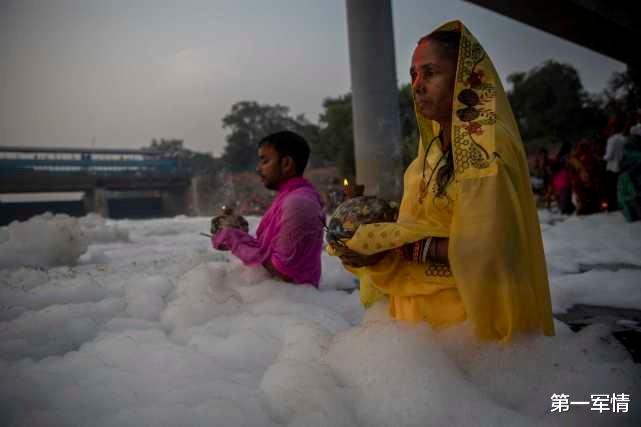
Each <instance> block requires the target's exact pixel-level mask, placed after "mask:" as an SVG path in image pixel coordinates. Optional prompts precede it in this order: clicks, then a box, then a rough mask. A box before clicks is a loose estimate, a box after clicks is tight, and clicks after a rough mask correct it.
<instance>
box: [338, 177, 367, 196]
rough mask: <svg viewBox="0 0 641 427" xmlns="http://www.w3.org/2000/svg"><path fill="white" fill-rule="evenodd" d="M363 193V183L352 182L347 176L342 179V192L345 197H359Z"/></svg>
mask: <svg viewBox="0 0 641 427" xmlns="http://www.w3.org/2000/svg"><path fill="white" fill-rule="evenodd" d="M363 193H365V186H364V185H358V184H352V183H351V182H349V181H348V180H347V178H345V179H343V194H344V195H345V199H352V198H354V197H360V196H362V195H363Z"/></svg>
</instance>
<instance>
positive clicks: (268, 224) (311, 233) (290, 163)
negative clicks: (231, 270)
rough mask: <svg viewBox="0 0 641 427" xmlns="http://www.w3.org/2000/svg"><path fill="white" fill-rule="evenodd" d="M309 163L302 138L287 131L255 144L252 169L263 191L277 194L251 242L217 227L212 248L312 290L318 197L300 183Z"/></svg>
mask: <svg viewBox="0 0 641 427" xmlns="http://www.w3.org/2000/svg"><path fill="white" fill-rule="evenodd" d="M308 159H309V146H308V145H307V141H305V139H304V138H303V137H302V136H300V135H298V134H296V133H294V132H291V131H282V132H277V133H274V134H271V135H269V136H267V137H265V138H264V139H262V140H261V141H260V143H259V144H258V166H257V167H256V170H257V172H258V173H259V175H260V177H261V179H262V181H263V184H264V185H265V187H267V188H269V189H271V190H276V191H277V194H276V197H275V198H274V200H273V201H272V204H271V205H270V206H269V209H267V211H266V212H265V214H264V215H263V218H262V219H261V221H260V224H259V225H258V228H257V229H256V238H254V237H252V236H250V235H249V234H247V233H245V232H244V231H242V230H238V229H234V228H223V229H222V230H220V231H218V232H217V233H216V234H215V235H214V236H213V237H212V245H213V247H214V248H216V249H219V250H230V251H231V253H232V254H234V255H235V256H236V257H237V258H239V259H240V260H241V261H242V262H243V263H244V264H246V265H258V264H260V265H262V266H263V267H265V268H266V269H267V270H268V271H269V272H270V273H271V274H272V275H273V276H275V277H278V278H280V279H282V280H284V281H286V282H290V283H296V284H311V285H313V286H315V287H318V282H319V280H320V275H321V252H322V249H323V225H324V223H325V220H324V219H325V215H324V213H323V204H322V202H321V197H320V195H319V194H318V192H317V191H316V189H315V188H314V187H313V186H312V184H310V183H309V181H307V180H306V179H305V178H303V172H304V171H305V167H306V166H307V161H308Z"/></svg>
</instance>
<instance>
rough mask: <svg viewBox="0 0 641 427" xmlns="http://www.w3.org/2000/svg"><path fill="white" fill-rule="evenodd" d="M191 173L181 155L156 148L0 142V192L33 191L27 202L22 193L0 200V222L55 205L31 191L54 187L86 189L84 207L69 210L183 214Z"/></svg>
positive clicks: (54, 189)
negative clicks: (100, 147) (7, 144)
mask: <svg viewBox="0 0 641 427" xmlns="http://www.w3.org/2000/svg"><path fill="white" fill-rule="evenodd" d="M191 175H192V174H191V170H190V168H189V166H188V165H187V164H185V163H184V162H183V161H182V159H180V158H177V157H170V156H168V155H167V154H166V153H163V152H159V151H148V150H131V149H88V148H52V147H11V146H0V193H4V194H12V193H14V194H15V193H23V194H25V193H30V194H32V195H33V197H32V200H31V201H30V202H28V201H29V200H30V199H29V197H28V196H27V195H26V194H25V196H24V197H23V198H22V201H21V202H16V200H18V199H16V198H15V197H13V198H11V197H5V198H4V199H2V200H0V214H1V215H2V218H0V224H6V223H8V222H10V221H11V220H13V219H26V218H25V217H28V216H31V215H33V214H35V213H41V212H38V211H42V210H43V209H44V210H46V208H47V207H49V208H52V209H55V207H56V205H55V204H54V203H52V202H51V200H49V201H48V202H38V200H39V199H38V196H36V195H35V193H52V192H73V193H78V192H81V193H84V197H83V198H82V201H81V203H82V209H79V208H78V206H75V207H74V209H72V211H73V213H77V212H83V211H84V213H88V212H96V213H99V214H101V215H102V216H104V217H122V216H129V217H131V216H134V217H135V216H137V214H140V213H142V212H146V216H149V215H151V216H161V215H177V214H184V213H186V207H187V205H188V203H187V194H188V192H189V187H190V183H191ZM29 203H31V206H30V207H29V206H28V204H29ZM136 207H138V209H136ZM150 208H151V209H150ZM34 209H35V211H36V212H33V211H34Z"/></svg>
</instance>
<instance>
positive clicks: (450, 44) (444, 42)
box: [416, 31, 461, 64]
mask: <svg viewBox="0 0 641 427" xmlns="http://www.w3.org/2000/svg"><path fill="white" fill-rule="evenodd" d="M428 41H433V42H436V43H438V44H439V45H440V46H441V48H443V51H444V53H445V55H446V56H447V57H448V59H451V60H452V61H454V63H455V64H456V63H457V62H458V49H459V45H460V44H461V33H460V32H458V31H435V32H433V33H431V34H428V35H426V36H423V37H421V38H420V40H419V41H418V43H416V44H417V45H419V44H421V43H425V42H428Z"/></svg>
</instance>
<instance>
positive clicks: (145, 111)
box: [0, 0, 625, 155]
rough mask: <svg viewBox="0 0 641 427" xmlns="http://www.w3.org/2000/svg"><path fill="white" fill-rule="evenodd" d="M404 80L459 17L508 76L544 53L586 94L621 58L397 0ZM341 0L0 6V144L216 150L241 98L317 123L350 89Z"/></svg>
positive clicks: (54, 1) (435, 5) (450, 7)
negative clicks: (327, 101)
mask: <svg viewBox="0 0 641 427" xmlns="http://www.w3.org/2000/svg"><path fill="white" fill-rule="evenodd" d="M392 7H393V16H394V32H395V44H396V63H397V73H398V75H397V77H398V81H399V84H402V83H407V82H408V80H409V76H408V71H407V70H408V68H409V61H410V56H411V53H412V50H413V48H414V46H415V45H416V40H418V39H419V38H420V36H422V35H424V34H426V33H429V32H430V31H431V30H432V29H434V28H435V27H437V26H438V25H440V24H441V23H443V22H445V21H448V20H452V19H460V20H462V21H463V22H464V23H465V24H466V25H467V26H468V28H470V30H471V31H472V33H473V34H474V35H475V36H476V37H477V39H478V40H479V41H480V42H481V44H482V45H483V46H484V47H485V49H486V51H487V52H488V54H489V55H490V57H491V58H492V60H493V62H494V65H495V67H496V68H497V70H498V72H499V74H500V75H501V77H502V78H503V79H504V80H505V77H506V76H507V75H509V74H511V73H514V72H517V71H527V70H529V69H531V68H532V67H534V66H537V65H540V64H541V63H542V62H543V61H545V60H547V59H554V60H557V61H560V62H565V63H569V64H571V65H573V66H575V67H576V68H577V69H578V71H579V73H580V76H581V78H582V81H583V84H584V86H585V87H586V89H587V90H589V91H591V92H598V91H601V90H603V89H604V88H605V86H606V85H607V82H608V80H609V78H610V76H611V75H612V73H613V72H614V71H622V70H624V69H625V66H624V65H623V64H622V63H620V62H618V61H615V60H613V59H610V58H607V57H605V56H602V55H599V54H597V53H594V52H592V51H590V50H587V49H585V48H582V47H579V46H577V45H574V44H572V43H569V42H566V41H564V40H561V39H559V38H556V37H554V36H551V35H549V34H546V33H543V32H541V31H538V30H535V29H533V28H531V27H528V26H525V25H523V24H520V23H517V22H515V21H512V20H510V19H508V18H505V17H503V16H500V15H497V14H495V13H493V12H490V11H488V10H485V9H482V8H479V7H476V6H473V5H471V4H469V3H466V2H463V1H458V0H449V1H448V0H430V1H428V0H422V1H421V0H396V1H393V2H392ZM348 55H349V52H348V44H347V21H346V10H345V0H298V1H294V0H271V1H264V0H238V1H229V0H228V1H215V0H203V1H192V0H188V1H165V0H132V1H100V0H83V1H81V0H77V1H61V0H50V1H48V0H40V1H32V0H15V1H14V0H0V58H2V60H1V61H0V145H18V146H61V147H90V146H91V145H92V139H94V138H95V147H109V148H140V147H143V146H147V145H149V143H150V141H151V139H152V138H179V139H184V140H185V145H186V147H187V148H189V149H192V150H195V151H202V152H212V153H214V154H216V155H218V154H220V153H221V152H222V150H223V147H224V145H225V135H226V131H225V130H224V129H223V128H222V124H221V123H222V122H221V119H222V117H223V116H224V115H225V114H226V113H227V112H229V110H230V108H231V106H232V104H233V103H235V102H238V101H241V100H255V101H258V102H260V103H270V104H275V103H279V104H282V105H286V106H288V107H290V108H291V112H292V114H294V115H295V114H300V113H304V114H305V115H306V116H307V118H308V119H309V120H310V121H312V122H314V123H316V122H317V121H318V115H319V113H320V112H321V104H322V100H323V98H325V97H329V96H337V95H341V94H344V93H346V92H348V91H349V90H350V75H349V57H348Z"/></svg>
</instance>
